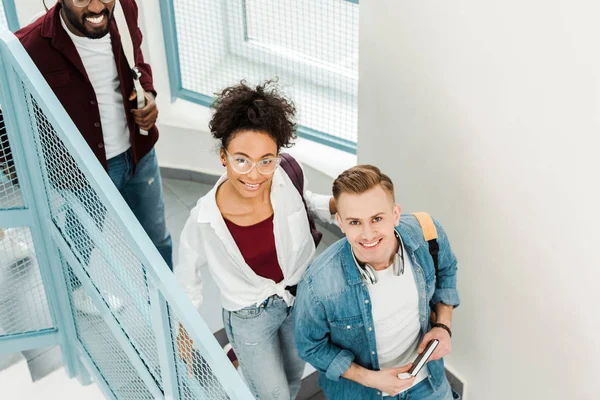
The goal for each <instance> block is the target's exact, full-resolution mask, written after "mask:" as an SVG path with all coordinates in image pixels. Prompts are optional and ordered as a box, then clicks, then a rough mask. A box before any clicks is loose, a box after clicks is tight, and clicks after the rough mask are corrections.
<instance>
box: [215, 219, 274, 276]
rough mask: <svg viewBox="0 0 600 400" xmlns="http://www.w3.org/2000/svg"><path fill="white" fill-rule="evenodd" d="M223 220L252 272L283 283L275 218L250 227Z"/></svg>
mask: <svg viewBox="0 0 600 400" xmlns="http://www.w3.org/2000/svg"><path fill="white" fill-rule="evenodd" d="M223 219H224V220H225V224H226V225H227V228H228V229H229V232H231V236H233V240H235V243H236V244H237V246H238V248H239V249H240V252H241V253H242V256H243V257H244V260H246V264H248V265H249V266H250V268H252V271H254V272H255V273H256V275H258V276H262V277H263V278H267V279H272V280H273V281H274V282H275V283H279V282H281V281H282V280H283V272H282V271H281V267H280V266H279V261H277V249H276V248H275V235H274V233H273V216H272V215H271V216H270V217H269V218H267V219H265V220H264V221H261V222H259V223H258V224H254V225H250V226H239V225H236V224H234V223H233V222H231V221H229V220H227V219H225V218H223Z"/></svg>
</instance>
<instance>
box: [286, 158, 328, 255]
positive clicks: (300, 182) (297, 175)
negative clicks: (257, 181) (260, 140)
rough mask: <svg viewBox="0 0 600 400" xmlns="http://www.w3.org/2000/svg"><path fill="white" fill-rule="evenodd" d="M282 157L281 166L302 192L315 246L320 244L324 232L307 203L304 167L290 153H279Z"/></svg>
mask: <svg viewBox="0 0 600 400" xmlns="http://www.w3.org/2000/svg"><path fill="white" fill-rule="evenodd" d="M279 157H280V158H281V164H280V165H281V168H283V170H284V171H285V173H286V174H287V175H288V176H289V177H290V179H291V181H292V183H293V184H294V187H295V188H296V190H297V191H298V193H300V198H301V199H302V203H303V204H304V209H305V210H306V215H307V216H308V226H309V227H310V234H311V235H312V238H313V241H314V242H315V247H317V246H318V245H319V243H320V242H321V238H322V237H323V234H322V233H321V232H319V231H318V230H317V224H316V223H315V219H314V218H313V216H312V215H311V213H310V210H309V209H308V205H307V204H306V200H304V172H302V168H301V167H300V164H298V161H296V159H295V158H294V157H292V156H291V155H290V154H287V153H281V154H280V155H279Z"/></svg>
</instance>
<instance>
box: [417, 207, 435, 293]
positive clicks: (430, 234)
mask: <svg viewBox="0 0 600 400" xmlns="http://www.w3.org/2000/svg"><path fill="white" fill-rule="evenodd" d="M413 215H414V216H415V218H417V221H419V224H420V225H421V230H422V231H423V238H424V239H425V240H426V241H427V243H428V244H429V254H431V258H432V259H433V266H434V267H435V277H436V281H437V282H439V279H437V276H438V255H439V252H440V245H439V244H438V241H437V238H438V233H437V229H436V228H435V224H434V223H433V219H432V218H431V215H429V214H428V213H426V212H418V213H413Z"/></svg>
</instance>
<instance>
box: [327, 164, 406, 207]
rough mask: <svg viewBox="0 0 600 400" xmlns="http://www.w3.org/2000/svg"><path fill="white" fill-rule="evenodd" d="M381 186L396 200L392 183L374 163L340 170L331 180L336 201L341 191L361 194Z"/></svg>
mask: <svg viewBox="0 0 600 400" xmlns="http://www.w3.org/2000/svg"><path fill="white" fill-rule="evenodd" d="M377 185H379V186H381V188H382V189H383V190H384V191H385V192H386V193H387V194H389V195H390V196H392V200H393V201H394V202H396V198H395V196H394V184H393V183H392V180H391V179H390V177H389V176H387V175H386V174H384V173H382V172H381V170H379V168H377V167H376V166H374V165H366V164H365V165H357V166H355V167H352V168H350V169H347V170H346V171H344V172H342V173H341V174H340V175H339V176H338V177H337V178H336V180H335V181H333V187H332V192H333V197H334V199H335V200H336V201H337V200H338V199H339V197H340V195H341V194H342V193H351V194H362V193H365V192H367V191H369V190H371V189H373V188H374V187H375V186H377Z"/></svg>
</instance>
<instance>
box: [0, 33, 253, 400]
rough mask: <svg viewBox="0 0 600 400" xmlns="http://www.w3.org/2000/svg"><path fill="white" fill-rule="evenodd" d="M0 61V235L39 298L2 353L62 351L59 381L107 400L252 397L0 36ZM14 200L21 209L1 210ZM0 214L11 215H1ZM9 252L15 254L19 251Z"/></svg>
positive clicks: (55, 105)
mask: <svg viewBox="0 0 600 400" xmlns="http://www.w3.org/2000/svg"><path fill="white" fill-rule="evenodd" d="M0 60H1V67H0V106H1V107H2V114H3V119H4V122H5V123H6V132H5V133H0V167H2V168H0V176H4V178H3V179H4V181H3V182H4V183H3V184H1V185H0V233H1V232H2V231H1V230H2V229H4V230H6V229H8V228H10V229H13V228H15V229H16V228H19V227H20V228H22V229H27V230H28V231H29V232H31V243H30V245H29V247H30V248H31V249H30V250H31V251H30V253H31V255H30V256H29V257H27V259H35V260H36V263H35V270H36V271H39V275H40V279H39V280H40V282H41V283H40V284H41V289H40V290H41V291H43V293H44V295H45V296H38V297H39V298H38V297H36V299H37V300H36V301H37V303H36V304H37V306H36V307H30V309H31V310H33V311H34V312H32V313H30V314H24V315H21V316H20V318H21V319H22V320H23V321H24V325H27V324H31V326H32V327H33V328H31V329H28V328H25V329H20V330H19V331H17V332H15V329H13V331H12V332H11V334H9V335H6V334H5V335H3V333H2V330H0V353H1V352H8V351H11V352H14V351H21V350H24V349H25V348H38V347H43V346H48V345H51V344H60V346H61V349H62V352H63V358H64V361H65V364H66V366H67V372H68V374H69V376H71V377H78V378H79V379H80V380H81V381H82V382H84V383H85V382H89V381H90V379H89V378H90V376H91V378H93V380H94V381H95V382H96V383H97V384H98V386H99V387H100V388H101V389H102V391H103V393H104V394H105V396H106V397H107V398H110V399H163V398H165V399H197V398H202V399H250V398H252V396H251V394H250V392H249V391H248V389H247V388H246V386H245V385H244V383H243V381H242V379H241V377H240V376H239V375H238V373H237V372H236V370H235V369H234V368H233V366H232V365H231V363H230V362H229V360H228V359H227V357H226V356H225V354H224V353H223V351H222V350H221V348H220V346H219V345H218V343H217V341H216V339H215V338H214V336H213V335H212V333H211V332H210V330H209V329H208V328H207V326H206V324H205V323H204V321H203V320H202V319H201V317H200V316H199V314H198V312H197V311H196V310H195V309H194V307H193V305H192V304H191V302H190V301H189V299H188V298H187V297H186V295H185V294H184V292H183V291H182V290H181V289H180V287H179V285H178V284H177V282H176V280H175V277H174V275H173V274H172V273H171V271H170V270H169V269H168V267H167V266H166V264H165V263H164V261H163V259H162V257H161V256H160V254H159V253H158V250H156V248H155V247H154V245H153V244H152V242H151V241H150V239H149V238H148V236H147V235H146V233H145V232H144V230H143V228H142V227H141V226H140V224H139V223H138V221H137V220H136V218H135V216H134V215H133V213H132V212H131V210H130V209H129V208H128V206H127V205H126V203H125V201H124V200H123V198H122V197H121V195H120V194H119V192H118V191H117V189H116V188H115V186H114V185H113V184H112V181H111V180H110V178H109V177H108V175H107V174H106V172H105V171H104V169H103V168H102V166H101V165H100V163H99V162H98V161H97V159H96V157H95V156H94V155H93V153H92V151H91V150H90V148H89V147H88V145H87V144H86V142H85V141H84V139H83V137H82V136H81V134H80V133H79V132H78V131H77V128H76V127H75V125H74V124H73V122H72V121H71V120H70V118H69V117H68V115H67V113H66V111H65V110H64V109H63V108H62V106H61V105H60V103H59V102H58V100H57V99H56V97H55V95H54V93H53V92H52V90H51V89H50V88H49V87H48V85H47V84H46V82H45V80H44V78H43V77H42V75H41V74H40V72H39V71H38V70H37V68H36V67H35V65H34V64H33V62H32V61H31V59H30V58H29V56H28V55H27V53H26V52H25V50H24V49H23V48H22V46H21V44H20V43H19V41H18V40H17V39H16V38H15V37H14V35H13V34H11V33H10V32H8V31H7V30H5V31H3V32H1V33H0ZM13 167H14V168H13ZM11 168H13V169H12V170H11ZM0 182H2V181H0ZM14 193H19V196H20V197H21V198H22V202H20V203H18V204H16V205H14V204H13V203H6V202H4V201H3V200H4V199H5V198H7V197H8V196H9V195H10V196H13V195H14ZM5 203H6V204H11V205H10V206H8V207H3V206H2V205H3V204H5ZM2 243H3V242H2V241H0V246H2ZM11 243H13V247H14V246H16V245H15V244H14V243H17V244H18V243H20V242H18V240H17V241H16V242H15V241H13V242H11ZM0 250H1V248H0ZM33 254H35V256H34V255H33ZM20 263H22V260H16V261H15V263H13V264H12V265H10V266H3V265H2V264H1V263H0V277H1V276H2V275H1V273H2V272H3V269H4V272H6V271H8V272H9V273H8V275H10V273H11V271H13V270H14V268H15V265H17V267H16V268H19V267H18V265H21V264H20ZM10 276H12V275H10ZM0 283H1V282H0ZM12 291H13V292H14V293H11V294H12V295H14V297H19V296H25V297H27V296H28V295H29V294H28V293H18V292H19V288H18V287H12ZM115 296H116V297H117V298H119V299H120V300H119V304H115V303H114V301H113V299H114V297H115ZM82 302H84V303H87V311H86V310H83V309H82V308H81V307H80V305H81V303H82ZM78 305H79V306H78ZM44 307H45V309H47V310H48V313H49V314H50V316H51V321H52V323H51V324H50V325H51V326H50V327H46V328H43V329H40V328H39V326H38V325H39V324H37V325H36V323H35V322H36V321H35V319H36V318H39V315H43V313H42V312H39V311H37V308H41V309H44ZM90 308H91V310H92V311H90ZM4 316H5V315H4V314H3V313H2V312H0V326H2V323H4V324H5V325H6V324H9V325H10V324H11V323H12V322H11V321H12V320H11V319H10V318H7V321H3V317H4ZM21 325H23V324H21ZM184 329H185V330H184ZM184 332H185V333H186V334H185V335H184V334H183V333H184ZM185 349H187V350H189V351H191V353H192V354H193V362H192V363H191V364H189V365H188V364H187V362H189V361H186V360H187V358H186V359H185V360H184V358H182V357H180V352H181V351H182V350H185ZM88 374H89V376H88Z"/></svg>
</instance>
